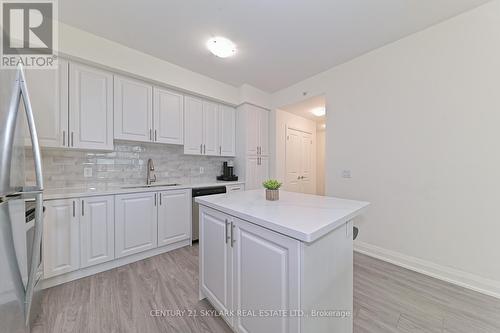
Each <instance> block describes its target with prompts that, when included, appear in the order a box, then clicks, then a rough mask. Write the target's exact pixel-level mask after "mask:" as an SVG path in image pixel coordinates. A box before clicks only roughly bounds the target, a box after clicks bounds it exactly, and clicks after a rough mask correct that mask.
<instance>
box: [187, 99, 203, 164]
mask: <svg viewBox="0 0 500 333" xmlns="http://www.w3.org/2000/svg"><path fill="white" fill-rule="evenodd" d="M185 103H186V104H185V109H184V154H190V155H202V154H203V101H202V100H200V99H198V98H194V97H191V96H186V98H185Z"/></svg>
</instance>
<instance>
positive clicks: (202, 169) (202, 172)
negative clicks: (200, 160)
mask: <svg viewBox="0 0 500 333" xmlns="http://www.w3.org/2000/svg"><path fill="white" fill-rule="evenodd" d="M204 173H205V168H204V167H200V175H202V174H204Z"/></svg>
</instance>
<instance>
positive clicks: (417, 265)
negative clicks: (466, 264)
mask: <svg viewBox="0 0 500 333" xmlns="http://www.w3.org/2000/svg"><path fill="white" fill-rule="evenodd" d="M354 251H356V252H358V253H362V254H365V255H367V256H370V257H373V258H376V259H380V260H383V261H386V262H389V263H391V264H394V265H397V266H401V267H403V268H406V269H409V270H412V271H415V272H418V273H421V274H424V275H428V276H431V277H433V278H436V279H439V280H442V281H445V282H449V283H452V284H455V285H457V286H460V287H464V288H467V289H470V290H474V291H477V292H479V293H482V294H485V295H488V296H492V297H495V298H498V299H500V282H499V281H495V280H491V279H485V278H483V277H480V276H477V275H474V274H471V273H467V272H463V271H460V270H457V269H454V268H450V267H446V266H442V265H438V264H435V263H432V262H429V261H426V260H422V259H418V258H415V257H411V256H407V255H404V254H401V253H398V252H395V251H391V250H387V249H384V248H381V247H378V246H375V245H371V244H367V243H363V242H360V241H356V242H354Z"/></svg>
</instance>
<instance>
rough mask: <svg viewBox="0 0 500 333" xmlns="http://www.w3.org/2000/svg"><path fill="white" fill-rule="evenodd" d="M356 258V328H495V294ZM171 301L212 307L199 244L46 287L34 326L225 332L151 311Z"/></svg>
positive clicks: (385, 331)
mask: <svg viewBox="0 0 500 333" xmlns="http://www.w3.org/2000/svg"><path fill="white" fill-rule="evenodd" d="M354 262H355V264H354V332H355V333H365V332H374V333H377V332H380V333H391V332H440V333H445V332H446V333H449V332H457V333H462V332H464V333H481V332H488V333H493V332H495V333H498V332H500V300H497V299H494V298H491V297H487V296H484V295H481V294H478V293H475V292H471V291H469V290H466V289H463V288H460V287H456V286H453V285H451V284H448V283H444V282H442V281H439V280H436V279H433V278H430V277H427V276H424V275H421V274H418V273H414V272H411V271H408V270H406V269H403V268H400V267H397V266H394V265H391V264H388V263H385V262H382V261H379V260H375V259H372V258H370V257H367V256H364V255H360V254H356V255H355V259H354ZM175 309H181V310H182V309H185V310H187V309H192V310H198V312H199V311H201V310H210V309H212V307H211V306H210V304H208V303H207V302H206V301H202V302H198V247H197V246H193V247H185V248H182V249H179V250H176V251H173V252H170V253H166V254H162V255H159V256H156V257H153V258H149V259H146V260H142V261H140V262H136V263H133V264H130V265H127V266H123V267H120V268H117V269H114V270H111V271H108V272H104V273H100V274H97V275H94V276H91V277H87V278H83V279H80V280H77V281H74V282H70V283H66V284H64V285H60V286H57V287H54V288H51V289H48V290H47V292H46V294H45V296H44V301H43V312H42V313H41V315H40V316H39V318H38V319H37V321H36V322H35V326H34V327H33V331H34V332H35V333H38V332H46V333H56V332H79V333H80V332H82V333H83V332H89V333H98V332H106V333H108V332H117V333H124V332H141V333H156V332H162V333H165V332H167V333H169V332H172V333H174V332H175V333H177V332H179V333H189V332H214V333H215V332H217V333H218V332H231V331H230V329H229V328H228V327H227V325H226V324H225V323H224V321H223V320H222V319H221V318H218V317H213V316H204V317H199V316H198V317H189V316H187V315H184V316H164V317H153V316H151V315H150V312H151V310H175ZM307 333H314V332H307Z"/></svg>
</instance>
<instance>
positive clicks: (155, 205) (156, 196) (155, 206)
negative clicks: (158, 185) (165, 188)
mask: <svg viewBox="0 0 500 333" xmlns="http://www.w3.org/2000/svg"><path fill="white" fill-rule="evenodd" d="M156 198H157V196H156V193H155V207H156Z"/></svg>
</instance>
